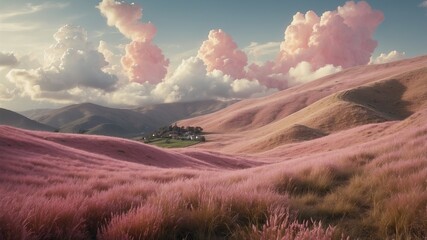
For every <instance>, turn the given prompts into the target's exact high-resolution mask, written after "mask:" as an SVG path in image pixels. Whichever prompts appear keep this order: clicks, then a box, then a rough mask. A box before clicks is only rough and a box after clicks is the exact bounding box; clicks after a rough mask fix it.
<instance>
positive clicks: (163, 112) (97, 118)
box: [0, 100, 237, 137]
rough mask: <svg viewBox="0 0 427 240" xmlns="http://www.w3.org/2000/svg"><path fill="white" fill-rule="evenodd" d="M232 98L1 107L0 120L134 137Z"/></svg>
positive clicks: (221, 105)
mask: <svg viewBox="0 0 427 240" xmlns="http://www.w3.org/2000/svg"><path fill="white" fill-rule="evenodd" d="M235 102H237V101H235V100H233V101H219V100H203V101H195V102H180V103H164V104H153V105H148V106H144V107H139V108H135V109H118V108H110V107H104V106H100V105H96V104H93V103H82V104H75V105H70V106H66V107H63V108H59V109H35V110H29V111H24V112H21V114H22V115H24V116H26V117H24V116H22V115H20V114H18V113H14V112H12V111H9V110H5V111H8V113H7V114H6V113H5V114H3V113H2V114H1V119H0V124H3V125H10V126H15V127H19V128H24V129H30V130H45V131H54V130H57V131H59V132H67V133H87V134H97V135H107V136H119V137H134V136H139V135H141V134H144V133H149V132H151V131H154V130H156V129H158V128H160V127H163V126H167V125H170V124H172V123H174V122H176V121H178V120H182V119H186V118H190V117H196V116H200V115H204V114H208V113H212V112H215V111H218V110H220V109H222V108H225V107H227V106H229V105H231V104H233V103H235ZM29 118H31V119H29Z"/></svg>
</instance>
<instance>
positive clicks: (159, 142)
mask: <svg viewBox="0 0 427 240" xmlns="http://www.w3.org/2000/svg"><path fill="white" fill-rule="evenodd" d="M147 143H148V144H150V145H155V146H157V147H162V148H185V147H189V146H192V145H196V144H198V143H200V142H199V141H191V140H178V139H169V138H167V139H165V138H156V139H153V140H150V141H149V142H147Z"/></svg>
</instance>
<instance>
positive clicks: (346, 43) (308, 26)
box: [248, 1, 384, 88]
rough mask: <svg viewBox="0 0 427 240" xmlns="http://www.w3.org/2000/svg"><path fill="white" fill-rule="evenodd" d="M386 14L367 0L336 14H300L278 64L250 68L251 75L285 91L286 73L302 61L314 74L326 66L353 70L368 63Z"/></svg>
mask: <svg viewBox="0 0 427 240" xmlns="http://www.w3.org/2000/svg"><path fill="white" fill-rule="evenodd" d="M383 18H384V16H383V14H382V13H381V12H380V11H376V10H373V9H372V8H371V6H370V5H369V4H368V3H367V2H364V1H360V2H357V3H355V2H353V1H349V2H347V3H345V4H344V6H342V7H338V8H337V10H335V11H327V12H325V13H323V14H322V15H321V16H318V15H317V14H316V13H315V12H313V11H308V12H307V13H305V14H303V13H297V14H295V15H294V17H293V20H292V22H291V24H290V25H289V26H288V27H287V28H286V30H285V34H284V35H285V38H284V41H283V42H282V43H281V45H280V51H279V54H278V56H277V58H276V60H275V61H270V62H267V63H265V64H264V65H261V66H258V65H256V64H252V65H250V66H249V67H248V68H249V73H248V75H249V76H250V77H251V78H256V79H258V80H259V81H261V82H262V83H263V84H266V85H267V86H275V87H281V88H284V87H286V86H287V85H288V84H287V83H283V82H282V81H283V78H282V76H283V74H286V73H287V72H288V71H289V70H290V69H291V68H294V67H296V66H297V65H298V64H299V63H301V62H307V63H310V65H311V67H312V69H313V71H316V70H318V69H320V68H322V67H324V66H326V65H333V66H335V67H338V66H340V67H343V68H347V67H352V66H356V65H362V64H367V63H368V62H369V61H370V57H371V55H372V52H373V51H374V49H375V48H376V46H377V42H376V41H375V40H374V39H373V38H372V36H373V34H374V32H375V30H376V28H377V27H378V25H379V24H380V23H381V22H382V21H383Z"/></svg>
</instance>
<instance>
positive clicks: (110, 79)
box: [4, 0, 400, 106]
mask: <svg viewBox="0 0 427 240" xmlns="http://www.w3.org/2000/svg"><path fill="white" fill-rule="evenodd" d="M97 7H98V9H99V10H100V13H101V14H102V15H103V16H104V17H105V18H106V20H107V25H109V26H112V27H115V28H117V29H118V31H119V32H120V33H122V34H123V36H125V37H126V38H128V39H129V40H130V42H129V43H128V44H127V45H125V47H124V49H121V51H122V54H121V55H117V54H115V53H113V52H112V51H111V50H110V49H109V46H108V44H107V43H106V42H104V41H101V42H100V43H99V45H98V46H96V48H95V47H93V46H92V44H91V43H90V41H89V40H88V38H87V33H86V31H85V30H84V29H82V28H80V27H73V26H70V25H66V26H64V27H61V28H60V29H59V30H58V31H57V32H56V33H55V34H54V39H55V43H54V44H53V45H52V46H51V47H49V49H47V50H46V52H45V59H44V64H43V67H40V68H31V69H13V70H11V71H10V72H9V73H8V75H7V78H8V79H9V81H11V82H12V83H14V84H15V85H16V87H17V89H18V90H19V91H20V92H21V94H22V95H27V96H30V97H31V98H32V99H38V100H47V101H56V102H58V101H60V102H67V103H69V102H84V101H91V102H95V103H101V104H110V105H121V106H123V105H126V106H132V105H133V106H134V105H143V104H151V103H159V102H176V101H193V100H202V99H235V98H250V97H258V96H264V95H268V94H271V93H273V92H277V91H278V90H281V89H286V88H289V87H293V86H296V85H299V84H303V83H307V82H309V81H312V80H315V79H317V78H320V77H323V76H326V75H329V74H332V73H336V72H338V71H341V70H342V69H343V68H347V67H351V66H356V65H361V64H367V63H369V62H370V61H371V62H372V61H374V62H384V61H390V60H392V59H396V58H397V57H399V56H400V55H399V53H398V52H395V53H393V52H391V53H389V54H387V55H381V56H380V57H379V58H377V59H371V56H372V52H373V51H374V49H375V48H376V46H377V42H376V41H375V40H374V39H373V34H374V32H375V30H376V28H377V27H378V25H379V24H380V23H381V21H382V20H383V14H382V13H381V12H379V11H376V10H373V9H372V8H371V7H370V6H369V4H368V3H366V2H364V1H360V2H357V3H355V2H353V1H350V2H347V3H346V4H344V5H343V6H341V7H338V8H337V9H336V10H333V11H327V12H325V13H323V14H321V15H317V14H316V13H315V12H313V11H308V12H306V13H304V14H303V13H296V14H295V15H294V16H293V20H292V22H291V24H290V25H289V26H287V27H286V30H285V32H284V39H283V40H282V41H281V42H269V43H266V44H260V43H251V45H250V46H248V47H246V48H244V50H245V51H242V50H241V49H239V47H238V45H237V44H236V42H235V41H234V40H233V38H232V36H231V35H229V34H228V33H226V32H225V31H223V30H221V29H214V30H211V31H210V32H209V33H208V35H207V39H206V40H205V41H203V42H202V43H201V45H200V47H199V49H198V51H197V55H195V56H192V57H189V58H187V59H184V60H182V63H181V64H180V65H179V66H178V67H177V68H176V69H175V70H174V71H173V72H170V73H169V74H167V68H168V66H169V60H168V59H166V58H165V56H164V55H163V53H162V50H161V49H160V48H159V47H158V46H157V45H156V44H155V43H154V42H153V39H154V37H155V34H156V31H157V29H156V27H155V26H154V24H152V23H150V22H148V23H143V22H141V20H142V17H143V15H142V7H141V6H139V5H138V4H127V3H124V2H118V1H115V0H103V1H102V2H100V3H99V5H98V6H97ZM265 52H268V54H271V53H272V52H276V58H274V59H271V60H268V61H265V62H263V63H260V62H259V61H257V62H255V63H250V62H248V56H249V57H250V58H257V57H259V56H264V55H265ZM247 54H248V55H247ZM166 76H167V77H166ZM4 95H7V94H4Z"/></svg>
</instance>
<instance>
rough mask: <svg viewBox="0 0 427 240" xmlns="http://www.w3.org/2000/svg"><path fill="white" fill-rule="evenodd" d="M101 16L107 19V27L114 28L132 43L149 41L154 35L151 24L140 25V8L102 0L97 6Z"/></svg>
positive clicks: (154, 30)
mask: <svg viewBox="0 0 427 240" xmlns="http://www.w3.org/2000/svg"><path fill="white" fill-rule="evenodd" d="M98 8H99V10H100V11H101V14H102V15H104V16H105V17H106V18H107V24H108V26H112V27H113V26H114V27H116V28H117V29H118V30H119V31H120V32H121V33H122V34H123V35H125V36H126V37H127V38H129V39H132V40H134V41H151V40H152V39H153V38H154V36H155V35H156V27H155V26H154V25H153V24H152V23H150V22H149V23H142V22H140V20H141V19H142V7H141V6H139V5H138V4H134V3H131V4H127V3H125V2H116V1H115V0H103V1H102V2H101V3H99V5H98Z"/></svg>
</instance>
